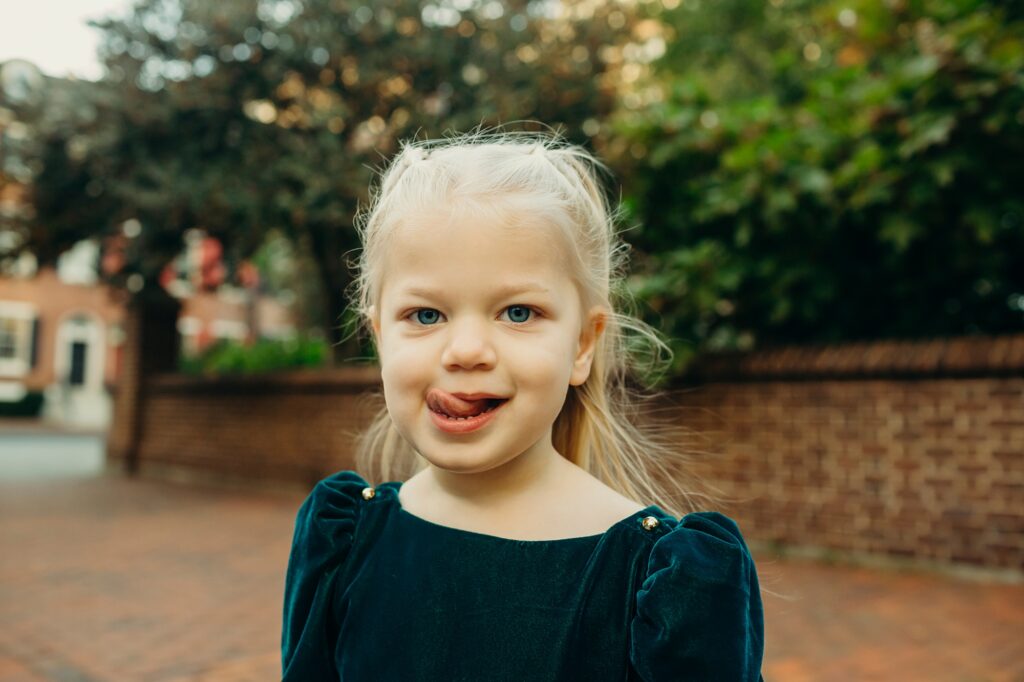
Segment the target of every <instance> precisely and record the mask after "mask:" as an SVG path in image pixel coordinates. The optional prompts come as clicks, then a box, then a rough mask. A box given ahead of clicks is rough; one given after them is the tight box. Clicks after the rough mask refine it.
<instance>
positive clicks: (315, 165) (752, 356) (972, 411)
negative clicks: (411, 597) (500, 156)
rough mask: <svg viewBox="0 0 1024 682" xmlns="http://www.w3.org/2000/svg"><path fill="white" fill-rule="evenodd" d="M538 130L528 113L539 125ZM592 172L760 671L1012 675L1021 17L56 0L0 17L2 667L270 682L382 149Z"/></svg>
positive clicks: (319, 470)
mask: <svg viewBox="0 0 1024 682" xmlns="http://www.w3.org/2000/svg"><path fill="white" fill-rule="evenodd" d="M540 122H542V123H543V124H544V125H541V124H540ZM481 124H482V125H485V126H489V125H498V124H505V125H506V126H507V127H508V128H509V129H518V130H537V129H541V128H543V127H545V126H546V127H549V128H553V129H555V130H558V131H560V132H562V133H563V134H564V135H565V136H566V137H567V138H568V139H569V140H570V141H572V142H575V143H578V144H582V145H585V146H586V147H587V148H589V149H591V150H592V151H594V152H595V153H596V154H597V155H598V156H599V157H600V158H602V159H603V160H605V161H606V162H607V163H608V165H609V167H610V169H611V170H612V172H613V174H614V181H613V182H610V183H609V186H608V191H609V193H610V196H611V197H612V198H613V199H614V200H616V201H618V202H620V203H621V206H622V209H623V214H622V215H623V217H622V225H621V229H622V230H623V232H622V236H623V238H624V239H625V240H626V241H627V242H628V243H629V244H630V246H631V253H630V258H631V262H630V271H629V277H628V279H627V281H626V291H624V292H623V293H624V294H627V295H629V296H630V297H632V298H633V299H634V300H635V301H636V308H637V312H638V313H639V314H640V315H641V317H643V318H644V319H645V320H646V321H648V322H649V323H651V324H652V325H654V326H656V327H658V328H659V329H660V330H662V331H663V332H664V333H665V335H666V336H668V337H670V339H671V343H670V345H671V348H672V351H673V355H672V356H671V357H667V356H665V357H656V358H652V359H651V363H650V366H649V372H648V375H647V376H646V377H645V379H646V380H647V381H648V383H649V384H650V385H651V386H654V387H656V388H659V389H661V390H664V392H665V393H664V397H663V401H662V402H663V405H662V407H663V410H662V412H663V413H666V414H669V415H671V419H673V420H674V421H675V422H676V423H678V424H679V425H681V426H684V427H685V428H686V429H687V432H688V433H691V434H692V439H689V440H687V442H683V443H680V447H681V448H685V449H687V450H688V451H690V452H692V453H693V454H694V456H695V465H696V466H697V467H698V468H699V472H698V473H699V474H700V475H701V476H702V477H703V478H704V480H706V481H707V482H708V483H709V484H711V485H713V486H714V488H715V489H716V490H717V491H718V492H719V493H720V495H721V500H722V502H721V504H720V505H719V506H718V507H717V508H718V509H720V510H721V511H724V512H726V513H728V514H730V515H731V516H733V518H735V519H736V520H737V521H738V522H739V524H740V526H741V528H742V529H743V531H744V535H745V537H747V539H748V541H749V542H750V545H751V548H752V550H754V552H755V557H756V558H757V560H758V569H759V574H760V576H761V582H762V587H765V588H767V589H768V590H770V593H766V594H765V595H764V601H765V613H766V615H765V624H766V638H767V641H766V650H765V664H764V674H765V678H766V679H767V680H769V681H770V682H772V681H776V680H778V681H785V680H827V679H856V680H918V679H920V680H951V681H953V680H955V681H968V680H1024V646H1022V645H1021V644H1020V636H1019V633H1020V632H1022V631H1024V192H1022V191H1021V187H1022V186H1024V185H1022V178H1024V164H1022V159H1024V5H1022V4H1021V3H1019V2H1016V1H1013V2H981V1H973V0H841V1H831V0H825V1H818V2H810V1H807V0H714V1H712V0H618V1H604V2H599V1H586V0H580V1H573V0H566V1H562V2H559V1H556V0H533V1H531V2H523V1H520V0H516V1H513V2H498V1H496V0H486V1H481V0H438V1H436V2H405V1H404V0H381V1H378V2H373V3H368V2H356V1H354V0H222V1H220V2H216V3H213V2H199V1H198V0H141V1H139V2H135V3H132V2H131V0H95V1H91V0H90V1H85V0H76V1H72V0H64V1H61V0H37V1H36V2H34V3H20V2H19V3H14V4H12V5H11V6H10V7H6V8H5V11H4V12H3V21H0V514H2V515H0V682H13V681H14V680H75V681H78V682H81V681H84V680H89V681H92V680H96V681H99V680H152V681H154V682H156V681H160V682H163V681H183V680H225V681H227V680H270V679H275V678H279V677H280V671H279V667H278V666H279V663H278V656H279V649H278V647H279V636H280V610H281V598H282V590H283V576H284V567H285V563H286V561H287V552H288V548H289V545H290V540H291V532H292V524H293V522H294V515H295V512H296V511H297V508H298V505H299V503H300V502H301V501H302V498H303V497H304V495H305V494H306V492H308V490H309V489H310V488H311V486H312V485H313V484H314V483H315V482H316V481H317V480H319V479H320V478H322V477H323V476H326V475H328V474H329V473H332V472H334V471H337V470H339V469H342V468H351V466H352V439H353V437H354V434H355V433H356V432H357V431H358V429H359V426H360V425H361V424H363V423H365V421H366V419H367V418H368V416H369V415H370V414H372V413H373V411H374V409H375V408H376V407H377V406H378V405H379V402H377V401H376V399H375V398H374V394H373V392H374V390H375V389H376V388H377V387H378V384H379V372H377V370H376V369H375V364H374V361H375V358H374V353H373V349H372V347H371V344H370V342H369V338H368V337H367V335H366V334H365V333H362V332H361V331H360V330H359V329H358V327H357V321H356V320H355V319H354V318H353V317H352V315H351V314H350V312H349V311H348V310H347V309H346V306H347V304H348V301H347V299H346V297H345V291H346V287H347V286H348V285H349V284H350V283H351V281H352V276H353V274H354V271H353V269H352V263H353V261H354V259H355V258H356V257H357V253H356V251H357V249H358V246H359V244H358V240H357V235H356V232H355V230H354V228H353V222H352V221H353V216H354V215H355V213H356V211H357V210H358V208H359V207H360V206H361V205H364V204H365V202H366V201H367V199H368V196H367V188H368V186H369V183H370V181H371V179H372V178H373V176H374V173H375V172H376V171H377V170H379V169H380V168H381V167H382V166H383V164H384V163H385V162H386V161H387V159H388V158H390V156H391V155H392V154H394V153H395V152H396V151H397V150H398V144H399V141H401V140H405V139H410V138H413V137H416V138H419V139H423V138H428V137H439V136H442V135H443V134H445V132H450V131H464V130H469V129H471V128H473V127H475V126H478V125H481Z"/></svg>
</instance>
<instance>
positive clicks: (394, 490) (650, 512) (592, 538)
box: [377, 481, 667, 546]
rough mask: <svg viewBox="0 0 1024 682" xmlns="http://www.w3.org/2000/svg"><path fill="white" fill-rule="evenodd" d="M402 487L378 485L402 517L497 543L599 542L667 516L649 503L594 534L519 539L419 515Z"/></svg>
mask: <svg viewBox="0 0 1024 682" xmlns="http://www.w3.org/2000/svg"><path fill="white" fill-rule="evenodd" d="M401 487H402V482H401V481H388V482H387V483H381V484H380V485H378V486H377V488H378V489H380V488H385V489H387V490H388V491H389V492H390V493H391V495H390V497H391V498H392V499H393V500H394V505H395V509H396V510H397V512H398V515H399V516H400V517H403V518H406V519H409V520H411V521H412V522H413V523H416V524H418V525H420V526H423V527H425V528H433V529H435V530H438V531H441V532H445V533H450V534H453V535H462V536H466V537H476V538H480V539H482V540H488V541H491V542H496V543H511V544H517V545H533V546H551V545H568V544H577V543H581V544H582V543H587V542H599V541H600V540H602V539H604V538H606V537H607V536H609V535H610V534H611V533H612V532H613V531H615V530H617V529H618V528H620V527H623V526H626V525H628V524H630V523H633V524H634V525H636V526H637V527H638V528H640V527H641V526H640V522H641V521H642V520H643V518H644V517H646V516H656V517H657V518H658V520H659V521H662V522H663V521H664V520H665V518H666V517H667V515H666V514H665V512H663V511H662V510H661V508H660V507H658V506H657V505H654V504H649V505H647V506H646V507H644V508H643V509H638V510H637V511H635V512H633V513H632V514H630V515H629V516H627V517H625V518H624V519H619V520H618V521H616V522H615V523H613V524H612V525H611V526H609V527H608V529H607V530H605V531H604V532H603V533H595V534H593V535H580V536H577V537H571V538H552V539H548V540H523V539H519V538H506V537H502V536H500V535H491V534H489V533H478V532H477V531H472V530H465V529H463V528H455V527H454V526H445V525H444V524H440V523H435V522H433V521H428V520H427V519H425V518H423V517H422V516H417V515H416V514H413V513H412V512H410V511H409V510H408V509H406V508H405V507H403V506H402V501H401V500H400V499H399V498H398V491H399V489H400V488H401Z"/></svg>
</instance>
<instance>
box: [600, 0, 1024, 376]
mask: <svg viewBox="0 0 1024 682" xmlns="http://www.w3.org/2000/svg"><path fill="white" fill-rule="evenodd" d="M693 7H699V9H692V8H693ZM1011 7H1012V6H1011V5H1002V4H997V3H985V2H970V1H967V0H961V1H960V2H947V1H940V0H920V1H917V2H909V1H907V2H888V3H883V2H881V1H880V0H870V1H869V0H854V1H850V0H846V1H844V2H827V3H810V2H805V1H794V0H786V2H784V3H783V2H774V3H761V2H756V3H753V2H748V1H746V0H722V1H721V2H716V3H707V2H705V3H703V4H698V3H695V2H689V3H683V4H682V5H681V7H680V8H679V9H678V10H677V11H676V12H674V13H673V14H671V15H670V16H668V17H665V20H666V21H668V22H669V23H671V25H672V26H673V27H674V29H675V31H676V36H675V37H674V40H672V41H670V44H671V45H672V46H673V47H672V48H670V50H669V51H668V52H667V53H666V55H665V57H664V58H663V59H662V60H661V61H660V62H659V63H658V64H657V65H656V72H655V79H656V82H657V83H658V85H659V86H660V87H661V90H662V92H663V97H662V98H661V100H660V101H656V102H653V103H650V104H648V105H647V106H643V107H638V108H634V109H626V108H624V109H623V110H622V111H620V112H619V113H618V114H617V115H616V117H615V122H614V131H615V132H614V134H615V135H618V136H621V140H620V142H619V144H618V145H617V146H616V147H615V148H616V149H618V150H619V152H620V153H619V154H618V155H617V156H616V163H617V165H618V167H619V168H620V170H621V172H622V175H623V177H624V178H625V179H626V184H627V187H626V194H627V196H628V201H627V208H628V209H629V219H630V221H632V222H636V223H639V224H640V225H641V227H640V229H639V230H637V231H634V232H631V233H630V234H631V235H635V236H633V237H632V238H631V241H632V242H633V243H634V246H636V247H637V248H638V249H639V251H640V252H641V257H640V263H639V264H640V266H641V270H640V274H638V275H636V276H635V277H634V278H633V279H632V280H631V285H632V287H633V289H634V290H635V291H636V292H637V293H638V294H639V295H641V296H643V297H645V298H646V299H647V300H649V301H650V304H651V307H652V309H653V310H654V312H655V313H657V314H658V315H660V317H661V323H662V326H663V328H664V329H665V331H666V332H668V333H670V334H671V335H673V336H675V337H676V338H677V347H676V350H677V351H678V357H677V364H678V366H679V367H680V368H681V367H682V366H684V365H685V364H686V363H687V362H688V361H689V359H690V358H691V357H692V356H693V354H694V353H695V352H696V351H698V350H702V349H718V348H730V349H731V348H740V349H743V348H749V347H752V346H753V345H768V344H775V343H793V342H795V343H806V342H813V341H821V342H831V341H839V340H846V339H868V338H886V337H904V338H908V337H911V338H912V337H927V336H933V335H944V334H963V333H973V332H985V333H998V332H1007V331H1014V330H1021V329H1024V314H1022V311H1024V194H1022V193H1021V191H1020V186H1021V184H1020V179H1019V177H1020V175H1021V173H1020V168H1021V161H1020V160H1021V158H1024V41H1022V37H1024V22H1022V20H1021V16H1020V13H1019V12H1018V11H1016V10H1014V9H1011ZM711 30H713V31H715V38H716V39H715V40H712V39H710V38H708V37H707V35H708V31H711ZM726 35H727V36H728V39H726V37H725V36H726ZM723 46H726V47H725V48H723Z"/></svg>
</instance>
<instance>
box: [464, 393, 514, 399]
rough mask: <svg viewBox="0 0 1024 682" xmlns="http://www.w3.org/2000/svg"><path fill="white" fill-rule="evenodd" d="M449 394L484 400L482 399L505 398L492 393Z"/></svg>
mask: <svg viewBox="0 0 1024 682" xmlns="http://www.w3.org/2000/svg"><path fill="white" fill-rule="evenodd" d="M450 395H453V396H455V397H456V398H461V399H462V400H484V399H491V400H504V399H505V398H503V397H502V396H500V395H494V394H493V393H452V394H450Z"/></svg>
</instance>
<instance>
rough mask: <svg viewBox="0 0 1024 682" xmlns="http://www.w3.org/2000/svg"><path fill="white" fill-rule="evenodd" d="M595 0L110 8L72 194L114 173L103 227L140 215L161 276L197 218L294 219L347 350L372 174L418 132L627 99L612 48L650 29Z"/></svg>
mask: <svg viewBox="0 0 1024 682" xmlns="http://www.w3.org/2000/svg"><path fill="white" fill-rule="evenodd" d="M588 6H589V3H578V4H575V3H569V4H568V5H567V6H566V7H567V9H566V10H565V11H561V12H559V11H557V8H558V7H559V5H558V4H557V3H555V4H553V3H541V2H524V1H523V0H518V1H516V2H505V3H498V2H477V1H473V0H461V1H456V0H453V1H450V2H449V1H445V2H437V3H429V4H423V3H419V2H411V1H409V0H386V1H378V2H373V3H368V2H356V1H353V0H277V1H274V0H225V1H223V2H217V3H208V2H201V1H200V0H142V1H141V2H140V3H139V4H137V5H136V6H135V8H134V9H133V11H132V12H131V14H130V15H128V16H125V17H121V18H115V19H108V20H104V21H102V22H99V23H98V24H97V26H98V27H100V28H101V29H102V30H103V31H104V39H103V46H102V54H103V58H104V62H105V64H106V68H107V72H108V74H107V76H106V77H105V79H104V80H103V81H102V82H101V83H99V84H97V89H98V91H102V93H103V97H102V99H103V101H104V102H105V103H106V105H105V107H104V108H103V118H102V121H103V124H104V125H103V127H102V130H97V131H84V132H83V131H79V130H76V131H75V133H74V135H76V136H84V137H85V139H86V140H88V144H87V147H88V149H89V153H88V154H87V157H88V159H87V160H88V163H87V164H85V166H83V167H87V169H88V177H85V176H83V177H82V178H80V179H79V180H77V181H76V184H75V188H76V190H77V191H78V194H77V197H72V196H70V195H69V196H65V197H63V198H62V199H61V201H62V202H63V203H64V204H66V205H73V206H74V205H81V204H82V203H87V202H89V201H90V197H89V196H88V195H87V193H84V192H83V188H85V187H92V188H93V190H95V189H96V188H97V187H99V188H102V198H104V200H105V201H104V202H96V201H94V202H93V203H94V204H95V206H96V210H97V211H100V210H102V211H104V212H105V214H106V220H103V221H100V220H97V221H96V225H107V226H111V225H116V224H117V223H118V222H119V221H123V220H125V219H128V218H134V219H136V220H138V221H139V222H140V223H141V225H142V231H141V234H140V235H139V237H138V243H139V244H140V247H139V248H138V249H137V253H138V258H136V259H135V260H134V261H133V262H132V264H131V268H130V269H131V270H132V271H133V272H135V273H138V274H141V275H142V276H143V277H144V278H145V280H146V281H152V280H154V279H155V277H156V275H157V274H158V273H159V271H160V270H161V269H162V267H163V264H164V263H166V261H167V260H168V259H169V258H171V257H172V256H173V254H174V253H176V252H177V251H178V250H179V249H180V245H181V235H182V234H183V232H184V231H186V230H188V229H190V228H193V227H202V228H203V229H205V230H206V231H207V233H209V234H210V235H212V236H214V237H217V238H218V239H220V240H221V241H222V242H223V243H224V244H225V245H226V246H227V247H228V248H229V249H230V250H231V251H233V252H238V253H245V254H250V253H252V252H253V251H255V250H256V249H257V248H258V247H259V245H260V243H261V242H262V240H263V237H264V235H265V234H267V233H268V231H270V230H274V229H277V230H280V231H281V233H283V234H285V235H286V236H287V237H288V238H290V239H291V240H293V242H294V243H295V244H296V245H297V246H298V247H299V248H302V249H305V250H306V251H308V252H309V253H310V255H311V256H312V257H313V258H314V259H315V261H316V263H317V272H318V276H319V280H320V282H319V284H320V288H321V290H322V299H323V301H324V306H325V310H324V320H323V321H324V326H325V327H326V328H327V329H328V330H329V332H330V338H331V340H332V342H333V343H334V348H335V357H336V358H341V357H345V356H352V355H362V354H364V353H365V351H366V350H367V349H366V348H364V347H363V345H362V344H363V340H359V339H357V340H356V341H355V343H352V342H349V343H342V341H343V339H344V336H343V331H344V321H341V320H339V316H340V315H341V313H342V311H343V310H344V309H345V304H346V302H345V301H344V300H343V292H344V290H345V288H346V286H347V285H348V283H349V281H350V277H351V273H350V271H349V270H348V268H347V267H346V262H345V255H346V254H350V253H351V252H352V251H353V250H354V249H355V248H356V247H357V246H358V242H357V239H356V233H355V231H354V228H353V224H352V223H353V217H354V215H355V212H356V210H357V208H358V206H359V205H360V202H361V201H364V200H365V199H366V191H367V188H368V185H369V182H370V179H371V177H372V173H373V170H374V169H375V168H377V167H379V166H380V165H381V163H382V162H383V161H384V160H385V159H386V158H387V157H388V156H389V155H390V154H391V153H392V152H394V151H396V150H397V141H398V140H400V139H402V138H408V137H412V136H414V135H416V134H419V135H424V136H432V137H433V136H440V135H441V134H443V133H444V132H445V131H446V130H449V129H452V130H465V129H468V128H472V127H474V126H477V125H481V124H482V125H485V126H487V125H492V124H498V123H508V122H511V121H515V120H521V119H534V120H539V121H543V122H545V123H547V124H549V125H551V126H553V127H561V128H562V129H564V131H565V132H566V133H567V135H568V137H569V138H570V139H571V140H573V141H575V142H582V143H586V142H587V141H588V140H589V137H590V136H591V135H593V134H595V133H596V132H597V131H598V127H599V126H598V123H597V121H599V120H600V119H601V117H603V116H604V115H605V114H606V113H607V112H609V111H610V110H611V108H612V106H613V100H614V88H613V85H612V81H611V80H609V79H606V78H603V77H602V74H607V72H608V70H609V69H610V68H615V63H614V62H612V63H610V64H609V63H608V61H609V60H606V59H605V58H604V54H605V53H604V52H603V50H605V48H607V47H609V46H614V44H615V42H616V41H622V40H625V39H628V35H629V30H630V28H631V25H632V15H631V14H630V13H629V12H627V11H626V10H624V9H622V8H619V7H617V6H616V5H615V4H610V3H609V4H603V3H601V4H599V5H598V6H597V7H596V8H593V9H587V7H588ZM584 131H586V132H584ZM66 143H67V140H66V139H56V140H55V143H54V144H55V146H56V147H57V149H58V151H59V150H60V149H61V148H65V149H66V147H67V144H66ZM62 145H63V147H62ZM69 161H70V158H69V157H68V156H66V155H65V156H64V157H63V158H61V157H60V154H59V153H58V155H57V157H54V158H48V159H47V161H46V165H47V167H49V166H50V165H52V166H54V167H57V166H60V165H61V164H62V163H64V164H66V163H68V162H69ZM61 172H63V171H61ZM83 172H84V171H83ZM36 181H37V185H38V187H37V194H36V197H37V201H38V202H39V203H40V205H42V204H43V203H44V202H46V201H51V200H52V199H53V198H55V197H57V196H58V193H59V191H60V187H59V183H57V182H49V181H48V178H47V177H46V176H45V174H40V176H39V177H37V178H36ZM96 183H99V184H96ZM92 199H96V197H93V198H92ZM106 199H109V202H108V201H106ZM93 229H95V227H94V228H93Z"/></svg>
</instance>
